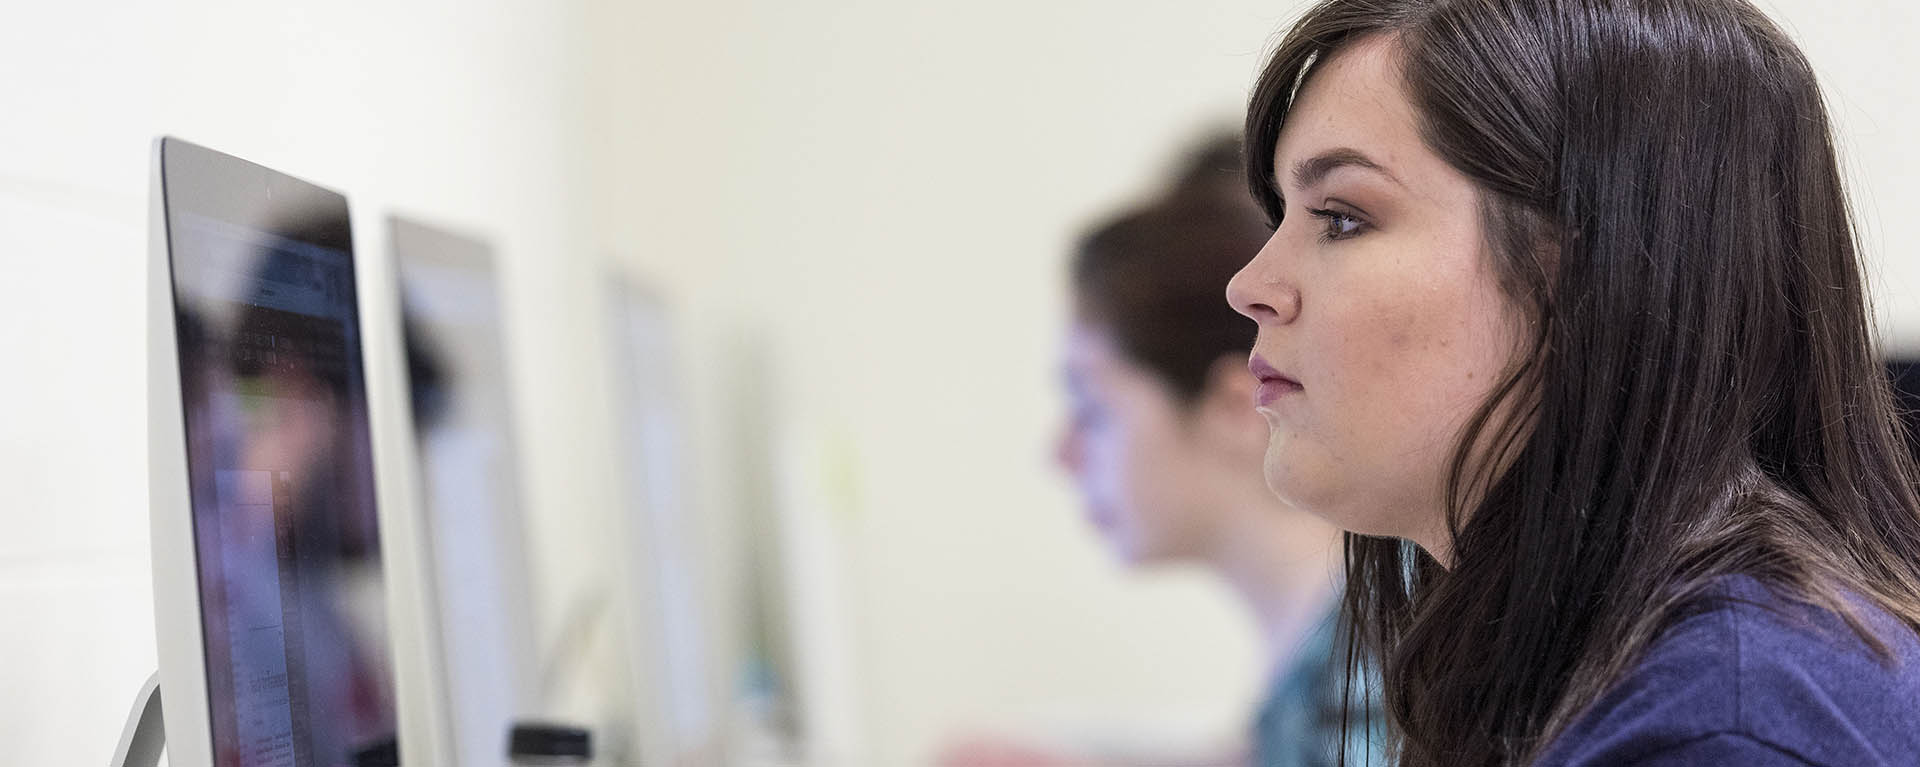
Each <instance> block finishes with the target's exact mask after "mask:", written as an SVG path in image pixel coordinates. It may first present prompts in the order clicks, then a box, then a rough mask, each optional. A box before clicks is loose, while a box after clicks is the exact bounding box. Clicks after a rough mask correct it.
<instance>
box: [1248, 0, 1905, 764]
mask: <svg viewBox="0 0 1920 767" xmlns="http://www.w3.org/2000/svg"><path fill="white" fill-rule="evenodd" d="M1247 129H1248V144H1249V152H1248V168H1249V173H1250V177H1251V180H1252V183H1253V185H1254V189H1255V192H1256V196H1257V197H1258V198H1259V200H1260V201H1261V203H1262V204H1263V206H1264V207H1265V208H1266V210H1267V213H1268V216H1269V217H1270V221H1271V223H1272V225H1273V226H1274V227H1275V228H1274V231H1273V234H1272V236H1271V238H1270V239H1269V240H1268V241H1267V243H1266V245H1265V247H1264V248H1263V249H1262V250H1261V251H1260V253H1259V255H1258V256H1257V257H1255V258H1254V259H1253V261H1252V262H1251V263H1249V264H1248V265H1247V266H1246V268H1245V269H1243V270H1242V271H1241V272H1240V273H1239V274H1238V275H1236V276H1235V277H1234V279H1233V281H1232V283H1231V284H1230V286H1229V288H1228V291H1227V294H1228V299H1229V301H1230V303H1231V304H1232V305H1233V306H1234V307H1235V308H1236V309H1238V310H1239V311H1240V312H1241V313H1242V314H1245V315H1247V316H1248V317H1251V318H1253V319H1254V320H1255V321H1256V324H1257V326H1258V334H1259V337H1258V341H1257V342H1256V343H1255V345H1254V348H1253V353H1252V355H1251V360H1250V365H1249V367H1250V369H1251V371H1252V372H1253V374H1254V375H1255V376H1256V377H1257V378H1259V380H1260V385H1259V388H1258V393H1257V394H1256V401H1257V409H1258V410H1259V412H1260V413H1261V414H1262V415H1264V416H1265V418H1266V420H1267V423H1268V426H1269V429H1270V438H1269V442H1268V445H1267V448H1266V464H1265V472H1264V473H1265V476H1266V482H1267V485H1268V486H1269V487H1270V488H1271V489H1272V490H1273V491H1274V492H1275V493H1276V494H1278V495H1279V496H1280V497H1281V498H1282V499H1284V500H1285V501H1287V502H1288V503H1290V504H1291V505H1293V506H1295V507H1298V508H1300V509H1303V510H1305V511H1307V512H1309V513H1311V514H1313V515H1315V516H1318V517H1320V518H1322V519H1325V520H1327V521H1329V522H1331V523H1333V524H1335V525H1337V526H1339V527H1341V528H1342V529H1345V530H1346V531H1348V535H1347V557H1346V558H1347V580H1346V595H1345V607H1346V609H1347V610H1348V611H1349V615H1350V617H1351V618H1352V619H1353V620H1354V622H1355V624H1356V625H1358V626H1359V627H1360V628H1361V637H1360V639H1361V642H1360V644H1361V648H1360V649H1363V650H1366V651H1368V652H1370V653H1371V654H1372V657H1374V658H1377V659H1378V661H1379V663H1380V664H1381V667H1382V669H1383V674H1384V684H1385V698H1384V705H1385V708H1386V709H1387V711H1388V713H1389V714H1390V719H1391V720H1392V722H1393V724H1394V725H1395V730H1397V740H1398V743H1399V746H1400V753H1399V756H1400V758H1401V761H1402V763H1404V764H1409V765H1500V764H1528V763H1531V764H1542V765H1573V764H1579V765H1603V764H1604V765H1620V764H1648V765H1653V764H1659V765H1683V764H1688V765H1690V764H1740V765H1776V764H1778V765H1807V764H1814V765H1888V764H1911V763H1913V762H1912V760H1913V759H1914V758H1915V754H1920V727H1917V726H1915V725H1916V724H1917V723H1920V722H1917V721H1916V716H1920V713H1917V712H1920V638H1917V637H1916V633H1915V632H1916V626H1920V566H1917V565H1916V558H1917V557H1920V504H1916V501H1915V497H1914V492H1913V489H1912V487H1913V484H1912V483H1913V478H1914V472H1913V467H1912V466H1911V461H1910V459H1909V458H1908V456H1907V453H1906V451H1905V448H1904V445H1903V443H1902V442H1901V441H1900V437H1899V436H1898V432H1897V427H1896V423H1895V416H1894V412H1893V410H1892V408H1891V405H1890V395H1889V392H1888V387H1887V385H1886V381H1885V378H1884V376H1883V373H1882V372H1881V369H1880V366H1879V364H1878V362H1877V361H1876V357H1875V354H1874V351H1873V349H1872V348H1871V347H1872V339H1871V329H1870V325H1869V320H1868V312H1867V307H1866V297H1865V294H1864V288H1863V285H1862V281H1861V264H1860V261H1859V256H1858V254H1857V252H1856V245H1855V240H1854V234H1853V226H1852V223H1851V221H1850V219H1849V213H1848V209H1847V206H1846V198H1845V191H1844V189H1843V187H1842V183H1841V180H1840V173H1839V170H1838V167H1837V162H1836V160H1835V154H1834V150H1833V146H1832V142H1831V139H1830V137H1829V126H1828V122H1827V118H1826V113H1825V110H1824V108H1823V105H1822V100H1821V95H1820V92H1819V89H1818V87H1817V86H1816V83H1815V81H1814V76H1813V72H1812V69H1811V67H1809V65H1808V64H1807V61H1806V60H1805V59H1804V58H1803V57H1802V56H1801V54H1800V53H1799V51H1798V50H1797V49H1796V48H1795V46H1794V45H1793V43H1792V42H1790V41H1789V40H1788V39H1787V37H1786V36H1785V35H1784V34H1782V33H1781V32H1780V30H1779V29H1778V28H1777V27H1775V26H1774V25H1773V24H1772V23H1770V22H1769V21H1768V20H1767V19H1766V18H1765V17H1764V16H1763V15H1762V14H1760V13H1759V12H1758V11H1756V10H1755V9H1754V8H1753V7H1751V6H1750V5H1748V4H1746V3H1745V2H1742V0H1437V1H1432V2H1423V1H1420V0H1329V1H1327V2H1323V3H1322V4H1320V5H1318V6H1316V7H1315V8H1313V9H1312V10H1311V11H1309V12H1308V13H1307V15H1306V17H1305V18H1304V20H1303V21H1301V22H1300V23H1299V24H1298V25H1297V26H1296V27H1295V28H1294V29H1293V30H1292V32H1291V33H1290V34H1288V35H1287V37H1286V38H1285V39H1284V40H1283V41H1282V42H1281V44H1280V45H1279V48H1278V50H1277V52H1276V53H1275V55H1274V56H1273V58H1272V60H1271V62H1270V63H1269V64H1268V66H1267V68H1266V70H1265V72H1264V73H1263V75H1262V76H1261V79H1260V83H1259V85H1258V87H1257V88H1256V91H1255V94H1254V96H1253V99H1252V103H1251V105H1250V108H1249V112H1248V116H1247Z"/></svg>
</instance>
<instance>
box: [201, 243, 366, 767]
mask: <svg viewBox="0 0 1920 767" xmlns="http://www.w3.org/2000/svg"><path fill="white" fill-rule="evenodd" d="M171 222H172V226H171V236H172V246H173V247H172V260H173V268H174V293H175V298H176V305H177V306H178V307H179V315H178V319H177V326H178V331H179V333H178V337H179V343H180V346H179V349H180V369H181V379H182V380H181V384H182V395H183V397H184V400H185V401H184V405H185V416H186V426H187V463H188V471H189V475H190V477H189V479H190V482H191V487H192V497H193V519H194V537H195V545H196V550H197V552H198V556H197V560H198V568H199V580H200V589H201V611H202V613H201V616H202V621H203V625H202V629H203V636H204V638H205V642H206V654H207V657H206V662H207V677H208V678H207V686H208V696H209V701H210V704H211V709H212V710H211V714H212V724H213V745H214V758H215V763H216V765H219V766H220V767H308V766H309V765H312V766H314V767H336V766H338V767H349V766H351V767H371V766H372V765H388V764H394V763H396V761H397V760H396V759H395V758H394V757H395V752H396V744H395V737H394V732H395V730H394V705H393V683H392V673H391V668H390V666H389V658H390V655H389V653H388V650H387V647H386V640H385V637H386V626H385V604H384V596H383V593H382V587H381V583H382V579H381V572H380V546H379V534H378V525H377V521H376V518H375V504H374V486H373V465H372V455H371V449H370V447H369V435H368V426H367V404H366V391H365V382H364V379H363V376H362V372H361V368H360V364H361V363H360V360H361V354H360V337H359V320H358V316H357V311H356V309H355V305H354V287H353V264H352V257H351V255H350V254H349V253H347V252H345V251H343V250H337V249H332V248H327V247H321V246H319V245H315V244H312V242H318V241H326V242H345V241H346V239H347V238H346V237H344V236H339V237H327V238H314V237H302V236H301V234H300V232H302V231H309V232H310V231H313V230H314V229H315V228H337V231H338V232H341V233H344V231H345V229H346V227H347V221H346V219H345V217H344V215H342V216H340V217H338V218H337V220H332V219H329V220H317V221H315V220H308V221H282V222H274V225H275V226H276V227H280V230H279V231H280V232H281V234H274V233H268V232H263V231H257V230H253V229H249V228H246V227H242V226H236V225H234V224H232V223H230V222H226V221H222V220H218V219H214V218H209V217H205V216H201V215H197V214H194V213H191V212H186V211H180V212H177V213H175V214H174V215H173V216H172V217H171Z"/></svg>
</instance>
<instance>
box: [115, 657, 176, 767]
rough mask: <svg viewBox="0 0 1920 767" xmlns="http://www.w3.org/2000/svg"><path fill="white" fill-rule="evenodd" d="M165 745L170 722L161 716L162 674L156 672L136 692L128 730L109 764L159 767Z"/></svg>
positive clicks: (131, 766) (119, 766)
mask: <svg viewBox="0 0 1920 767" xmlns="http://www.w3.org/2000/svg"><path fill="white" fill-rule="evenodd" d="M166 748H167V725H166V721H165V717H162V716H161V715H160V673H159V672H157V671H156V672H154V673H153V675H152V676H149V677H147V683H146V684H144V685H141V686H140V692H139V693H138V694H136V695H134V697H133V710H132V711H128V712H127V726H126V729H124V730H122V731H121V732H120V745H119V747H117V748H115V749H114V750H113V761H112V762H111V763H109V764H108V766H107V767H158V765H159V764H160V754H161V752H163V751H165V750H166Z"/></svg>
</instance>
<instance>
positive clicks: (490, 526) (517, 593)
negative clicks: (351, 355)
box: [387, 217, 537, 767]
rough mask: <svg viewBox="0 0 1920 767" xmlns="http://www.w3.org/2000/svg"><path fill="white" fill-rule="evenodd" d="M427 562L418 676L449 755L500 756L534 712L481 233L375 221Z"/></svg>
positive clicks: (496, 305) (493, 288)
mask: <svg viewBox="0 0 1920 767" xmlns="http://www.w3.org/2000/svg"><path fill="white" fill-rule="evenodd" d="M387 231H388V238H389V239H388V241H389V245H390V247H391V251H390V252H391V253H392V255H393V259H394V263H395V267H396V269H397V271H398V273H399V280H398V284H399V286H400V296H401V312H400V316H401V318H402V324H403V327H404V332H403V336H404V341H405V346H406V357H407V360H406V362H407V365H406V366H407V375H408V390H409V391H410V393H411V397H410V399H411V400H412V404H413V407H412V410H413V424H414V433H415V440H414V446H415V454H416V456H417V458H418V460H417V463H416V466H417V468H418V471H419V477H420V487H421V503H420V504H419V506H418V509H419V512H420V514H422V515H423V518H422V520H421V524H420V525H419V526H418V527H417V529H419V530H421V531H422V535H421V542H420V543H421V548H422V553H423V555H424V557H425V558H426V560H427V563H428V572H429V575H428V578H427V581H428V598H429V601H430V604H431V605H432V607H431V608H430V609H429V610H427V613H428V614H427V615H426V616H424V617H425V618H426V619H427V623H428V624H429V625H428V627H427V629H428V630H427V635H428V637H429V638H430V642H431V643H432V648H433V651H432V653H431V656H432V658H433V660H432V662H431V664H430V665H431V666H432V668H431V670H430V674H431V677H430V678H431V680H432V686H433V688H434V690H433V696H432V697H433V699H434V703H435V707H436V709H437V710H439V711H442V712H444V713H445V716H444V718H443V719H442V721H444V722H445V726H446V729H447V732H446V733H444V734H440V733H436V736H438V737H442V738H444V740H443V741H442V742H444V743H447V744H448V746H449V747H450V748H451V749H452V750H451V754H452V758H453V759H454V761H453V763H454V764H459V765H463V766H467V767H489V766H490V765H491V766H494V767H498V765H502V764H505V762H506V757H507V733H508V731H509V729H510V728H511V727H512V724H513V721H514V719H515V717H517V716H520V715H523V714H527V713H529V712H531V711H533V710H534V707H535V704H536V703H537V701H535V700H534V699H533V696H534V694H535V690H536V689H537V685H536V671H535V659H534V637H533V634H532V628H531V627H532V625H533V621H532V616H531V614H530V612H531V609H530V598H529V596H528V588H529V582H528V578H527V564H526V559H527V555H526V551H525V549H524V546H523V541H524V540H525V539H526V520H525V517H524V515H523V513H522V511H521V495H520V485H519V466H518V463H517V460H516V450H515V440H514V429H513V419H512V417H511V414H512V412H513V407H512V402H511V399H512V398H511V397H510V396H509V391H510V390H509V387H508V385H507V351H506V348H505V341H504V338H503V335H502V322H501V310H500V298H499V291H498V289H497V287H498V284H499V280H498V278H497V276H496V274H495V271H494V261H493V252H492V248H490V247H489V246H488V245H487V244H486V243H484V242H482V241H480V240H478V239H475V238H472V237H468V236H464V235H460V234H456V233H453V232H450V231H447V230H445V229H441V228H437V227H434V226H430V225H427V224H423V223H420V222H417V221H413V220H409V219H406V218H401V217H390V218H388V220H387Z"/></svg>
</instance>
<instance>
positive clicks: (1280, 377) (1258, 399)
mask: <svg viewBox="0 0 1920 767" xmlns="http://www.w3.org/2000/svg"><path fill="white" fill-rule="evenodd" d="M1247 370H1248V371H1249V372H1251V373H1253V377H1254V378H1256V379H1259V381H1260V388H1258V389H1255V390H1254V392H1253V406H1254V407H1256V408H1262V407H1267V406H1268V405H1272V404H1273V403H1274V402H1277V401H1279V399H1280V398H1281V397H1284V396H1287V395H1289V394H1293V393H1296V392H1299V391H1302V390H1304V389H1305V388H1306V387H1303V386H1301V385H1300V382H1299V381H1296V380H1294V379H1293V378H1291V377H1289V376H1287V375H1285V374H1283V373H1281V372H1280V371H1279V370H1276V369H1274V367H1273V365H1270V364H1268V363H1267V361H1266V360H1263V359H1260V355H1257V354H1256V355H1253V357H1252V358H1250V359H1248V360H1247Z"/></svg>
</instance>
